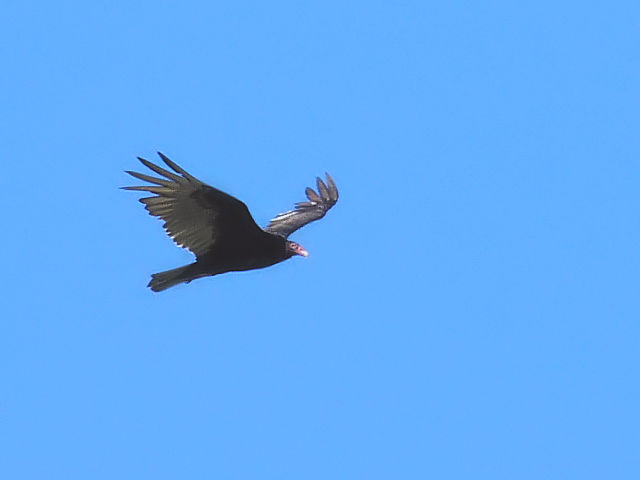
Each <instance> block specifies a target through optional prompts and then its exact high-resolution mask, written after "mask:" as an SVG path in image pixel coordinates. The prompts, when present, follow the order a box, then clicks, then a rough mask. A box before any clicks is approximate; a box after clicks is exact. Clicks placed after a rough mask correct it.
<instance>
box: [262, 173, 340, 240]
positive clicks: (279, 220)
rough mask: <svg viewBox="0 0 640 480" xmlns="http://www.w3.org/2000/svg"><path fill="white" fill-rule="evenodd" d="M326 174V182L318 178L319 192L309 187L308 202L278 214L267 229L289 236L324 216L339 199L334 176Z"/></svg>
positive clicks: (297, 204)
mask: <svg viewBox="0 0 640 480" xmlns="http://www.w3.org/2000/svg"><path fill="white" fill-rule="evenodd" d="M325 175H326V176H327V183H326V184H325V183H324V182H323V181H322V179H320V178H318V179H317V180H316V183H317V186H318V192H317V193H316V192H315V191H314V190H313V189H312V188H309V187H307V189H306V190H305V193H306V194H307V198H308V199H309V201H308V202H299V203H296V206H295V208H294V209H293V210H289V211H288V212H284V213H281V214H279V215H277V216H276V217H275V218H274V219H273V220H271V221H270V222H269V225H267V228H265V230H266V231H267V232H269V233H273V234H276V235H280V236H282V237H285V238H287V237H288V236H289V235H291V234H292V233H293V232H295V231H296V230H298V229H299V228H301V227H304V226H305V225H306V224H307V223H311V222H313V221H315V220H319V219H321V218H322V217H324V216H325V214H326V213H327V211H329V209H330V208H331V207H333V206H334V205H335V204H336V202H337V201H338V188H337V187H336V184H335V182H334V181H333V178H331V175H329V174H328V173H327V174H325Z"/></svg>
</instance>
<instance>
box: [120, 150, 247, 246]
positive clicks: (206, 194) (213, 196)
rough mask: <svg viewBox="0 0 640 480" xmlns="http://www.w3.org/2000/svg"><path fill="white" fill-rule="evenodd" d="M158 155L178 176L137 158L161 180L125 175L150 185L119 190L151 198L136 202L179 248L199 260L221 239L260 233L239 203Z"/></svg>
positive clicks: (134, 174) (242, 204)
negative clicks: (142, 206) (151, 194)
mask: <svg viewBox="0 0 640 480" xmlns="http://www.w3.org/2000/svg"><path fill="white" fill-rule="evenodd" d="M158 155H160V158H162V160H163V161H164V163H166V164H167V165H168V166H169V167H170V168H171V169H172V170H173V171H174V172H176V173H177V174H179V175H176V173H172V172H170V171H168V170H165V169H164V168H161V167H159V166H157V165H155V164H153V163H151V162H150V161H148V160H145V159H143V158H138V159H139V160H140V161H141V162H142V164H143V165H145V166H146V167H148V168H149V169H151V170H153V171H154V172H155V173H157V174H158V175H161V176H162V177H163V178H157V177H152V176H150V175H145V174H142V173H138V172H132V171H127V173H128V174H129V175H132V176H134V177H136V178H138V179H140V180H144V181H145V182H149V183H152V184H153V185H144V186H135V187H123V188H124V189H125V190H140V191H144V192H150V193H153V194H154V196H151V197H145V198H141V199H140V202H142V203H143V204H144V205H145V208H146V209H147V210H148V211H149V213H150V214H151V215H153V216H155V217H160V218H161V219H162V220H164V229H165V230H166V231H167V234H168V235H169V236H170V237H171V238H172V239H173V241H174V242H176V243H177V244H178V245H179V246H181V247H184V248H186V249H188V250H190V251H191V252H193V253H194V254H195V255H196V256H200V255H203V254H204V253H207V251H208V250H209V249H211V247H212V246H213V245H214V244H215V243H216V242H218V241H220V240H221V239H224V238H225V237H226V239H227V240H229V239H231V238H232V237H233V236H235V235H244V234H247V233H250V232H253V231H259V230H260V227H258V225H257V224H256V223H255V221H254V220H253V218H252V217H251V213H249V209H248V208H247V206H246V205H245V204H244V203H243V202H241V201H240V200H238V199H237V198H235V197H232V196H231V195H229V194H226V193H224V192H223V191H221V190H218V189H217V188H213V187H211V186H209V185H207V184H206V183H203V182H201V181H200V180H198V179H197V178H195V177H194V176H192V175H190V174H189V173H187V172H186V171H185V170H184V169H182V168H181V167H180V166H178V165H177V164H176V163H175V162H173V161H171V160H170V159H169V158H167V157H166V156H164V155H163V154H162V153H160V152H158Z"/></svg>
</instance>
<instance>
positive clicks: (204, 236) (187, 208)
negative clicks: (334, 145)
mask: <svg viewBox="0 0 640 480" xmlns="http://www.w3.org/2000/svg"><path fill="white" fill-rule="evenodd" d="M158 155H160V158H161V159H162V160H163V161H164V163H165V164H166V165H167V166H168V167H169V168H170V169H171V170H173V172H171V171H169V170H166V169H164V168H162V167H159V166H158V165H155V164H153V163H151V162H150V161H148V160H145V159H143V158H138V159H139V160H140V161H141V162H142V164H143V165H145V166H146V167H147V168H149V169H150V170H152V171H153V172H155V173H156V174H158V175H160V177H154V176H151V175H145V174H143V173H138V172H132V171H127V173H128V174H129V175H132V176H133V177H135V178H137V179H139V180H143V181H145V182H148V183H150V184H151V185H143V186H132V187H123V188H124V189H125V190H137V191H143V192H149V193H152V194H153V195H152V196H150V197H144V198H141V199H140V202H142V203H143V204H144V205H145V208H146V209H147V210H148V211H149V213H150V214H151V215H153V216H155V217H159V218H160V219H161V220H163V221H164V228H165V230H166V231H167V234H168V235H169V236H170V237H171V238H172V239H173V240H174V241H175V242H176V244H178V245H179V246H180V247H183V248H186V249H188V250H189V251H191V252H192V253H193V254H194V255H195V256H196V261H195V262H194V263H191V264H189V265H185V266H183V267H178V268H175V269H173V270H168V271H166V272H160V273H155V274H153V275H151V281H150V282H149V285H148V286H149V287H150V288H151V289H152V290H153V291H155V292H159V291H162V290H166V289H167V288H169V287H172V286H174V285H177V284H179V283H183V282H190V281H191V280H194V279H196V278H201V277H207V276H212V275H217V274H219V273H224V272H230V271H241V270H252V269H255V268H263V267H268V266H270V265H274V264H276V263H279V262H282V261H283V260H286V259H288V258H291V257H292V256H294V255H302V256H304V257H306V256H308V255H309V254H308V253H307V251H306V250H305V249H304V248H302V247H301V246H300V245H298V244H297V243H295V242H292V241H290V240H287V238H288V237H289V235H291V234H292V233H293V232H295V231H296V230H298V229H299V228H301V227H303V226H305V225H306V224H308V223H310V222H313V221H315V220H318V219H320V218H322V217H324V215H325V214H326V213H327V211H328V210H329V209H330V208H331V207H333V206H334V205H335V203H336V202H337V201H338V189H337V187H336V184H335V182H334V181H333V179H332V178H331V176H330V175H329V174H326V178H327V183H326V184H325V182H324V181H323V180H322V179H320V178H318V179H317V188H318V193H316V192H315V191H314V190H313V189H311V188H307V189H306V191H305V192H306V195H307V199H308V201H306V202H299V203H297V204H296V205H295V208H294V209H293V210H290V211H288V212H284V213H281V214H279V215H277V216H276V217H275V218H273V220H271V222H269V225H267V227H266V228H265V229H262V228H260V227H259V226H258V225H257V224H256V222H255V221H254V220H253V217H252V216H251V213H250V212H249V209H248V208H247V206H246V205H245V204H244V203H243V202H241V201H240V200H238V199H237V198H235V197H232V196H231V195H229V194H227V193H224V192H223V191H221V190H218V189H217V188H214V187H212V186H210V185H207V184H206V183H204V182H201V181H200V180H198V179H197V178H195V177H194V176H192V175H190V174H189V173H188V172H186V171H185V170H184V169H183V168H182V167H180V166H179V165H177V164H176V163H175V162H173V161H172V160H170V159H169V158H167V157H166V156H165V155H163V154H162V153H160V152H158ZM174 172H175V173H174Z"/></svg>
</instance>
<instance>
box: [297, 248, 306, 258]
mask: <svg viewBox="0 0 640 480" xmlns="http://www.w3.org/2000/svg"><path fill="white" fill-rule="evenodd" d="M298 255H302V256H303V257H308V256H309V252H307V251H306V250H305V249H304V248H302V247H300V248H299V249H298Z"/></svg>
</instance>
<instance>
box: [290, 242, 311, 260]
mask: <svg viewBox="0 0 640 480" xmlns="http://www.w3.org/2000/svg"><path fill="white" fill-rule="evenodd" d="M287 255H288V256H289V257H292V256H293V255H302V256H303V257H308V256H309V252H307V251H306V250H305V249H304V248H303V247H302V246H301V245H298V244H297V243H296V242H290V241H289V240H287Z"/></svg>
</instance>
